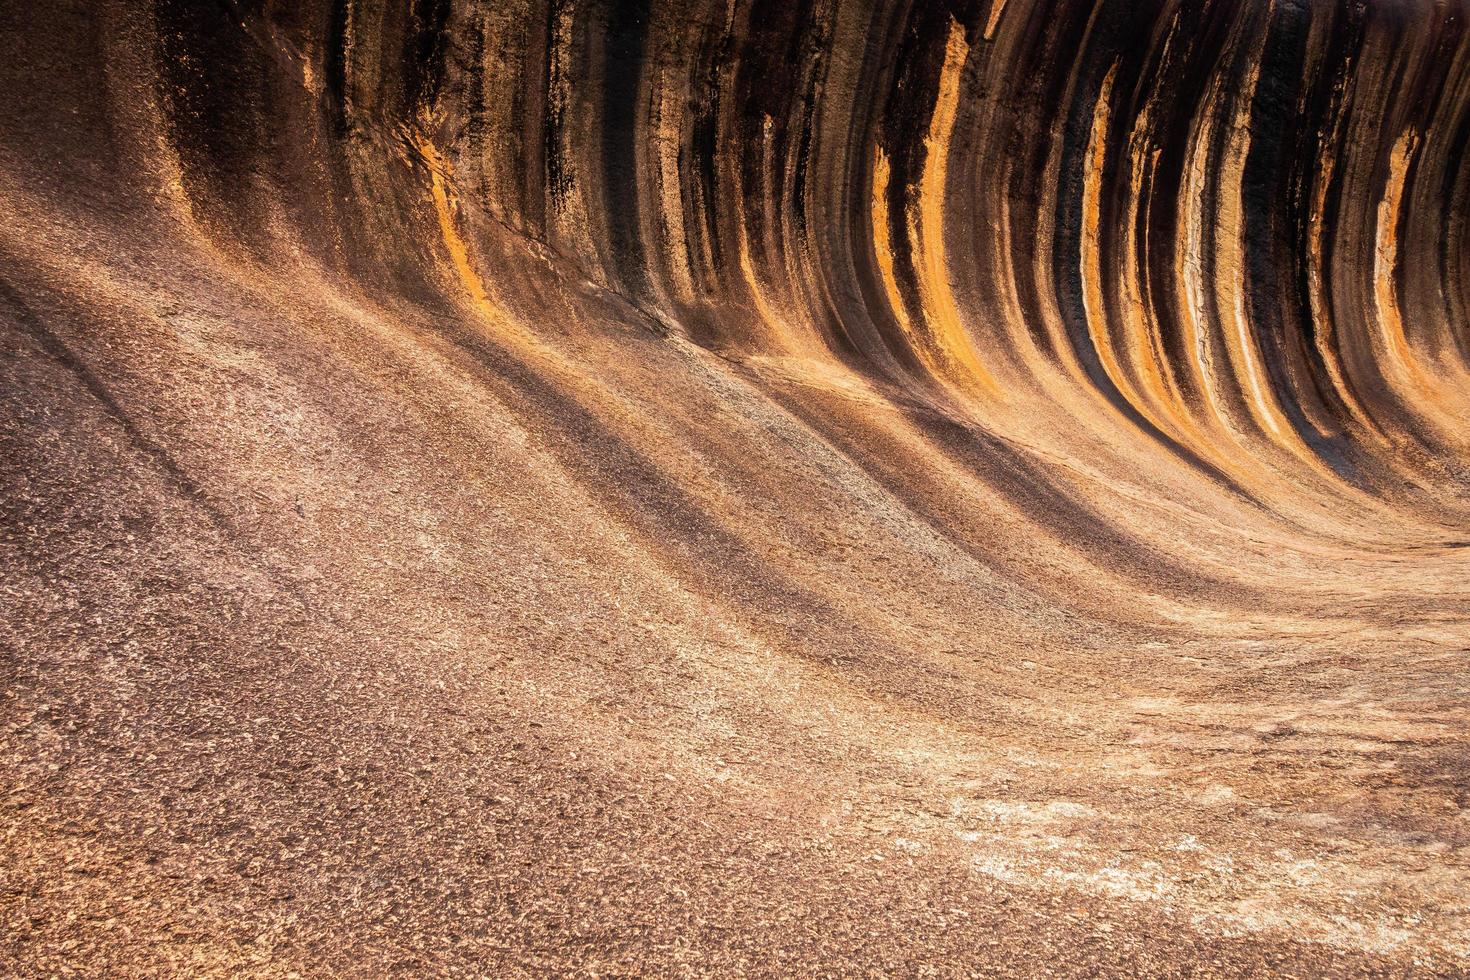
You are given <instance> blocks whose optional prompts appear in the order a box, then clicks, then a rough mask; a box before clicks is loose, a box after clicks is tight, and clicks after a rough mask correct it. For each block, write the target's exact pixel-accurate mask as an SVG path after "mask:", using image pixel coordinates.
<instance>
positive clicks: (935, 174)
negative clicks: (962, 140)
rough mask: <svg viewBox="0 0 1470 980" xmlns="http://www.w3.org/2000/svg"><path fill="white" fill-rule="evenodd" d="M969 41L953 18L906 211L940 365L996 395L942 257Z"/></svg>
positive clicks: (943, 255) (943, 254) (959, 378)
mask: <svg viewBox="0 0 1470 980" xmlns="http://www.w3.org/2000/svg"><path fill="white" fill-rule="evenodd" d="M969 53H970V46H969V44H968V43H966V41H965V26H964V25H963V24H961V23H960V22H959V21H958V20H954V19H951V20H950V27H949V37H948V39H947V40H946V42H945V52H944V66H943V68H942V69H941V70H940V75H939V94H938V97H937V99H936V100H935V103H934V112H933V115H932V116H931V118H930V122H929V133H928V135H927V137H926V138H925V141H924V147H925V158H924V172H923V176H922V177H921V178H920V182H919V189H918V196H917V198H916V199H915V200H914V201H913V202H912V203H911V204H910V207H909V215H908V229H909V239H910V241H911V242H912V243H913V244H912V249H911V254H912V255H913V256H914V268H915V272H916V273H917V277H918V287H919V296H920V298H921V301H922V303H923V309H924V315H925V319H926V320H927V322H928V325H929V334H930V337H931V338H932V341H933V344H934V347H935V350H936V353H937V354H938V357H939V361H940V364H942V365H943V367H945V368H948V369H949V372H948V373H955V374H957V375H958V377H957V378H956V380H959V381H961V382H963V383H966V384H967V386H968V385H971V384H972V385H974V386H975V387H977V388H978V389H979V390H980V391H982V392H984V393H987V394H992V395H993V394H996V393H997V389H996V386H995V381H994V380H993V379H992V378H991V376H990V373H989V372H988V371H987V370H986V369H985V367H984V365H983V364H981V363H980V359H979V358H978V357H977V356H976V354H975V345H974V343H973V342H972V341H971V340H970V337H969V335H968V334H967V333H966V331H965V328H964V325H963V324H962V323H961V322H960V315H959V310H958V308H957V307H956V305H955V298H954V292H953V290H952V289H951V288H950V284H949V266H948V264H947V263H946V262H945V245H944V214H945V192H946V186H945V184H946V178H947V176H948V173H949V143H950V138H951V136H952V135H953V132H954V122H955V111H956V108H957V107H958V104H959V98H960V79H961V73H962V72H963V71H964V67H965V60H966V58H967V57H968V56H969Z"/></svg>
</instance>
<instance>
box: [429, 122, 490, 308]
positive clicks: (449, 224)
mask: <svg viewBox="0 0 1470 980" xmlns="http://www.w3.org/2000/svg"><path fill="white" fill-rule="evenodd" d="M414 146H415V147H416V148H417V149H418V151H419V154H420V155H421V156H422V157H423V158H424V163H425V165H426V166H427V167H428V170H429V193H430V195H431V196H432V197H433V199H434V216H435V217H436V218H437V219H438V221H439V233H440V235H441V236H442V238H443V242H444V248H445V250H446V251H448V252H449V262H450V265H451V267H452V268H453V270H454V274H455V277H456V278H457V279H458V281H459V284H460V285H461V286H463V287H464V290H465V292H466V293H468V294H469V296H470V299H471V300H472V301H473V302H474V304H475V307H476V308H477V309H479V310H480V312H482V313H484V314H485V315H486V316H487V317H489V318H491V319H499V318H500V310H499V309H498V308H497V307H496V306H495V304H494V303H492V302H491V301H490V294H489V293H488V292H486V290H485V283H484V280H482V279H481V278H480V274H479V273H478V272H476V271H475V267H474V265H473V264H471V262H470V250H469V247H468V246H467V245H466V244H465V240H464V238H463V236H461V235H460V233H459V227H458V226H457V225H456V224H455V218H454V202H453V199H452V198H451V197H450V184H449V176H450V173H451V170H450V166H449V163H448V161H446V160H444V159H443V158H442V157H440V155H439V151H438V150H437V149H436V148H435V147H434V144H433V142H432V141H431V140H430V139H429V138H428V137H426V136H424V135H423V134H422V133H415V134H414Z"/></svg>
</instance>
